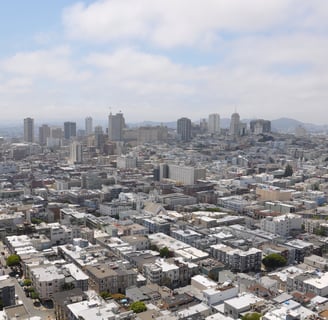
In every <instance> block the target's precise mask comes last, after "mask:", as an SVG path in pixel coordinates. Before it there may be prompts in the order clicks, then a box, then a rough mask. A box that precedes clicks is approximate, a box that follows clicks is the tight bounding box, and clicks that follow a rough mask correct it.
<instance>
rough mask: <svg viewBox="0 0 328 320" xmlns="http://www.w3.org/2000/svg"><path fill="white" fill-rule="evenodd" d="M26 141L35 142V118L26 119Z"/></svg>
mask: <svg viewBox="0 0 328 320" xmlns="http://www.w3.org/2000/svg"><path fill="white" fill-rule="evenodd" d="M24 141H25V142H34V119H32V118H25V119H24Z"/></svg>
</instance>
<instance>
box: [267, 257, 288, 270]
mask: <svg viewBox="0 0 328 320" xmlns="http://www.w3.org/2000/svg"><path fill="white" fill-rule="evenodd" d="M262 263H263V264H264V265H265V267H266V268H267V269H276V268H279V267H283V266H285V265H286V264H287V259H286V258H285V257H283V256H282V255H280V254H278V253H271V254H268V255H267V256H266V257H265V258H264V259H263V260H262Z"/></svg>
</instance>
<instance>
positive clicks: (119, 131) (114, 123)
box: [108, 112, 125, 141]
mask: <svg viewBox="0 0 328 320" xmlns="http://www.w3.org/2000/svg"><path fill="white" fill-rule="evenodd" d="M124 127H125V120H124V117H123V113H121V112H119V113H116V114H115V115H113V114H112V113H110V114H109V116H108V138H109V140H111V141H123V129H124Z"/></svg>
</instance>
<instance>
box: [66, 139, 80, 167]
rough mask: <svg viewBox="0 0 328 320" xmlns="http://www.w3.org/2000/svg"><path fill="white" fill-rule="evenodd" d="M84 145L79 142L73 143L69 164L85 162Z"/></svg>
mask: <svg viewBox="0 0 328 320" xmlns="http://www.w3.org/2000/svg"><path fill="white" fill-rule="evenodd" d="M82 151H83V150H82V144H81V143H79V142H77V141H73V142H72V143H71V144H70V153H69V162H70V163H72V164H74V163H82V160H83V157H82V155H83V152H82Z"/></svg>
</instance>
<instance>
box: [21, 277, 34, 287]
mask: <svg viewBox="0 0 328 320" xmlns="http://www.w3.org/2000/svg"><path fill="white" fill-rule="evenodd" d="M31 285H32V280H31V279H24V281H23V286H24V287H29V286H31Z"/></svg>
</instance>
